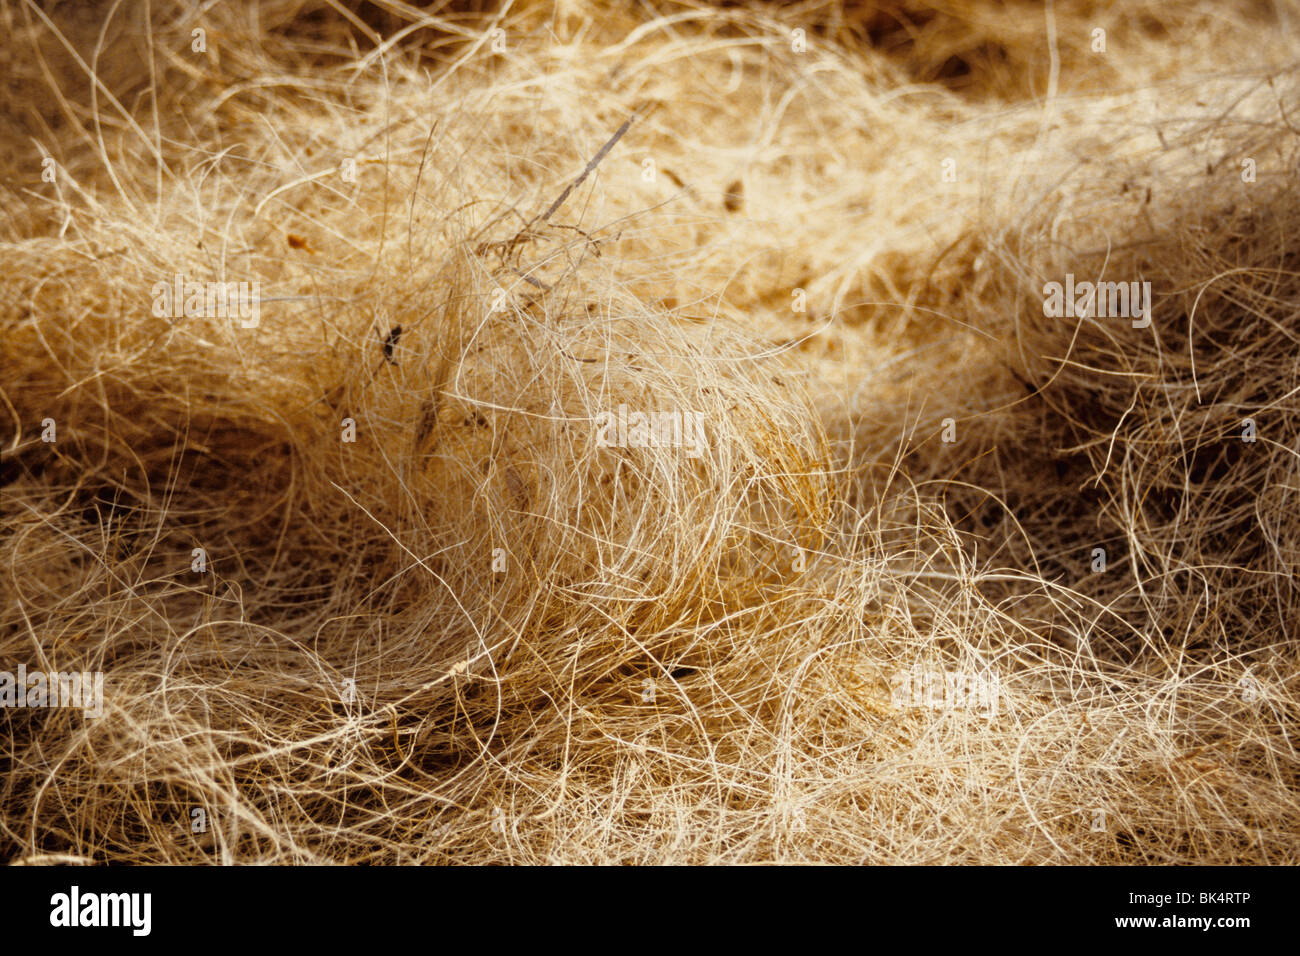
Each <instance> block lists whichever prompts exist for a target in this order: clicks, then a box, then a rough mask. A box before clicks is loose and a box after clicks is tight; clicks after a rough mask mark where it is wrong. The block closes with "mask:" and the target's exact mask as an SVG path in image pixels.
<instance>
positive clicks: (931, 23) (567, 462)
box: [0, 0, 1300, 863]
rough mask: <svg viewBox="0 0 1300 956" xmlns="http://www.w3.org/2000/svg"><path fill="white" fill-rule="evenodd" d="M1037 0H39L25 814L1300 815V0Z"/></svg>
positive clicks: (131, 853)
mask: <svg viewBox="0 0 1300 956" xmlns="http://www.w3.org/2000/svg"><path fill="white" fill-rule="evenodd" d="M1027 6H1031V5H1027V4H1007V5H1005V6H993V7H988V8H981V7H977V6H976V5H974V4H940V3H933V4H893V5H876V6H875V7H874V8H873V10H872V11H864V9H863V8H862V7H859V6H858V5H854V4H847V3H846V4H839V3H826V2H817V3H806V4H795V5H787V6H782V5H775V4H773V5H757V4H755V5H742V6H725V5H723V6H713V5H703V4H663V5H662V6H660V7H658V8H650V7H646V8H644V9H640V10H636V11H633V10H632V9H630V8H627V7H624V6H623V5H614V4H601V3H590V4H585V3H581V4H580V3H565V4H556V5H549V4H535V3H521V4H506V5H503V6H502V7H500V8H494V9H492V10H484V9H482V8H481V6H480V5H477V4H443V5H438V6H434V7H431V8H428V9H426V10H425V11H416V10H414V9H413V8H410V7H407V6H405V5H401V4H389V3H381V4H377V5H360V4H316V3H304V2H297V0H295V2H283V3H266V4H261V5H259V6H258V7H256V8H248V7H244V6H242V5H229V6H226V5H218V6H215V7H210V8H204V9H203V11H202V12H201V13H200V14H195V12H194V11H193V10H192V9H191V8H189V7H187V6H183V5H179V4H178V5H175V6H168V5H166V4H163V5H161V6H160V8H156V9H154V11H153V12H152V14H151V15H150V16H151V17H152V18H151V19H150V20H149V21H147V22H146V21H145V20H144V17H145V13H144V11H143V9H141V10H134V9H133V10H126V9H118V8H116V7H114V6H112V5H107V6H105V7H103V8H95V7H89V8H79V12H76V13H64V12H63V11H61V10H54V11H45V10H43V9H38V7H37V6H36V5H34V4H31V3H26V2H13V0H5V2H0V23H2V24H3V26H4V27H5V29H6V30H7V32H8V33H9V35H10V36H12V37H13V38H14V43H13V44H12V47H11V49H9V50H6V51H5V52H4V53H3V55H4V56H6V57H8V58H9V62H8V64H7V65H8V66H9V67H10V71H9V76H10V79H9V81H8V83H9V86H8V90H7V93H6V102H5V103H4V109H3V112H0V124H3V126H4V128H5V134H6V135H5V137H4V140H3V142H4V152H3V153H2V154H0V161H3V162H4V164H5V170H6V172H7V173H9V175H7V176H6V177H5V178H4V183H5V185H4V187H3V188H4V189H5V198H6V200H7V202H6V204H5V208H6V218H5V223H4V232H3V235H2V236H0V241H3V246H4V255H5V261H6V263H9V264H10V266H9V268H8V270H7V271H6V276H5V278H4V280H3V281H2V282H0V341H3V344H4V350H3V359H2V360H0V370H2V371H3V375H2V376H0V399H2V401H0V406H3V410H4V417H5V420H7V422H8V424H7V425H5V426H4V429H5V433H6V434H5V438H4V439H3V441H4V444H3V446H0V447H2V449H3V450H2V452H0V454H2V456H3V457H0V483H2V488H0V494H3V513H2V515H0V522H2V526H3V534H2V535H0V568H3V574H2V575H0V581H3V584H2V585H0V587H2V588H3V597H4V602H3V610H2V611H0V669H4V670H10V671H12V670H14V669H15V668H16V667H17V666H18V665H19V664H20V663H21V664H23V665H24V666H26V667H27V668H28V669H29V670H38V669H39V670H46V671H72V670H76V671H81V670H90V671H95V670H98V671H103V672H104V673H105V675H106V687H105V693H104V715H103V716H102V717H99V718H97V719H87V718H84V717H83V716H82V715H81V714H80V713H79V712H76V711H73V710H68V709H53V708H50V709H38V708H5V709H4V710H0V721H3V728H4V729H3V734H4V742H5V747H4V749H3V752H2V753H0V763H2V764H3V776H2V779H3V783H0V845H2V846H3V848H4V855H5V857H6V858H7V859H10V860H13V861H21V862H32V863H37V862H49V861H55V860H64V861H68V860H71V861H84V862H109V861H111V862H187V863H228V862H239V863H250V862H339V863H359V862H376V863H413V862H419V863H428V862H448V861H458V862H472V863H487V862H517V863H534V862H748V861H760V860H780V861H790V862H797V861H807V862H824V861H843V862H850V861H851V862H860V861H871V862H910V863H956V862H977V863H1123V862H1157V863H1235V862H1264V863H1294V862H1296V859H1297V855H1298V854H1297V839H1296V837H1297V833H1298V832H1300V797H1297V792H1298V790H1297V779H1296V777H1297V764H1296V753H1295V749H1294V745H1293V739H1294V725H1295V719H1296V716H1297V715H1296V709H1297V701H1298V699H1300V687H1297V683H1296V663H1297V662H1296V650H1295V643H1294V641H1293V640H1292V635H1291V629H1292V628H1293V626H1294V625H1293V624H1292V622H1293V621H1294V620H1295V619H1296V616H1295V613H1294V612H1295V603H1296V594H1295V590H1294V585H1293V580H1294V573H1295V563H1296V555H1297V545H1298V542H1297V540H1296V531H1295V523H1294V522H1293V521H1292V520H1291V518H1290V514H1291V513H1293V512H1294V509H1293V508H1290V507H1289V505H1290V504H1291V502H1292V494H1293V489H1294V487H1295V474H1294V472H1295V468H1296V464H1295V461H1296V458H1295V456H1296V452H1295V441H1294V435H1295V424H1296V423H1295V414H1294V411H1295V408H1296V399H1295V396H1294V395H1293V394H1292V393H1293V392H1294V391H1295V389H1296V383H1295V381H1294V379H1295V377H1296V371H1295V362H1294V360H1293V359H1292V358H1291V357H1290V356H1292V355H1293V354H1294V353H1295V348H1294V346H1295V341H1294V340H1295V337H1296V325H1297V323H1296V319H1297V312H1296V301H1297V279H1296V276H1297V272H1296V250H1295V249H1294V248H1293V246H1294V244H1295V242H1296V240H1295V237H1294V234H1295V225H1296V222H1297V215H1300V210H1297V207H1296V201H1295V199H1294V197H1295V196H1296V195H1297V192H1296V186H1297V183H1296V181H1295V180H1296V172H1295V170H1296V168H1297V167H1296V131H1295V129H1294V127H1293V125H1292V123H1291V117H1294V116H1295V115H1297V113H1296V105H1297V104H1296V95H1295V91H1296V76H1295V71H1294V67H1293V66H1289V65H1288V63H1287V57H1288V56H1291V55H1293V51H1288V50H1287V49H1286V46H1285V40H1284V39H1283V38H1282V37H1283V36H1284V31H1282V30H1274V31H1273V33H1272V34H1271V35H1274V36H1277V37H1278V39H1277V40H1270V41H1267V42H1265V41H1261V40H1260V38H1259V35H1258V33H1257V32H1255V31H1254V30H1253V28H1252V25H1256V26H1257V25H1258V24H1260V23H1266V24H1270V25H1272V26H1273V27H1277V25H1279V24H1286V23H1291V22H1293V20H1294V17H1295V14H1296V11H1295V9H1294V7H1293V6H1291V5H1287V4H1253V5H1252V4H1240V5H1239V6H1241V7H1242V10H1243V11H1246V12H1244V13H1243V14H1242V17H1241V18H1239V20H1237V19H1232V18H1231V17H1229V16H1228V15H1227V14H1226V13H1225V14H1224V15H1223V16H1215V15H1211V14H1210V13H1209V12H1207V11H1208V9H1209V8H1208V7H1202V6H1200V5H1188V9H1187V11H1185V12H1183V13H1181V14H1177V15H1175V14H1171V13H1168V12H1166V11H1165V10H1164V9H1162V8H1160V7H1159V5H1156V4H1137V5H1131V9H1130V10H1129V11H1128V12H1123V11H1121V10H1120V9H1119V5H1105V4H1096V3H1083V2H1080V3H1063V2H1061V3H1057V4H1054V5H1051V8H1050V9H1051V13H1050V16H1048V17H1047V18H1046V19H1042V18H1041V15H1039V18H1040V20H1041V23H1039V21H1038V20H1034V19H1031V18H1029V17H1027V16H1025V15H1024V14H1023V11H1022V10H1021V9H1020V8H1022V7H1027ZM1231 6H1234V8H1235V7H1236V6H1238V5H1231ZM1247 8H1249V9H1247ZM882 17H886V18H887V19H885V20H882V19H881V18H882ZM972 23H978V24H980V25H981V26H980V29H981V30H983V31H984V33H979V32H978V31H977V32H976V33H974V34H969V31H967V32H963V31H966V28H967V27H968V26H969V25H970V24H972ZM1035 23H1039V25H1037V26H1036V25H1035ZM1096 25H1101V26H1103V27H1105V28H1106V29H1107V30H1108V35H1109V38H1110V43H1111V49H1112V50H1113V51H1114V52H1113V53H1111V54H1108V55H1107V58H1106V59H1104V60H1098V59H1093V58H1091V57H1092V54H1091V53H1090V51H1089V46H1088V40H1087V39H1086V38H1088V37H1090V35H1091V34H1090V31H1091V29H1092V27H1094V26H1096ZM195 28H202V29H203V30H204V31H205V36H206V38H207V44H208V49H207V50H206V51H204V52H201V53H200V52H196V51H193V50H192V47H191V38H192V30H193V29H195ZM794 29H803V30H805V31H806V33H807V38H808V45H807V48H806V49H804V50H802V52H800V51H797V50H796V49H795V48H794V47H793V46H792V43H791V31H792V30H794ZM498 30H499V31H501V32H500V33H496V32H494V31H498ZM966 35H970V36H972V37H973V39H972V40H970V43H972V44H975V45H973V46H969V47H962V46H961V44H959V43H957V41H956V39H955V38H957V37H959V36H966ZM993 37H996V38H997V43H998V44H999V48H1000V52H999V51H998V50H997V49H994V48H993V47H992V46H989V44H990V43H992V42H993V41H992V38H993ZM1053 37H1055V40H1052V38H1053ZM1170 37H1173V38H1178V37H1185V38H1196V42H1194V43H1193V42H1189V43H1188V45H1187V46H1185V47H1182V48H1178V51H1179V52H1178V54H1177V57H1175V55H1174V54H1173V53H1172V52H1171V50H1172V49H1174V48H1173V47H1171V45H1170V41H1169V38H1170ZM502 42H504V46H502ZM1247 42H1249V43H1251V44H1254V46H1253V47H1252V48H1251V49H1252V54H1251V57H1252V59H1251V62H1252V63H1253V64H1255V65H1256V66H1255V70H1254V72H1253V73H1250V74H1246V73H1240V74H1235V75H1227V76H1217V77H1215V78H1213V79H1206V78H1204V77H1200V78H1198V79H1197V80H1196V81H1195V82H1189V81H1187V80H1186V78H1185V72H1186V73H1190V72H1192V71H1194V70H1200V71H1201V72H1203V73H1206V74H1208V73H1209V72H1210V71H1211V70H1214V69H1217V63H1218V60H1219V58H1220V57H1221V56H1223V55H1225V54H1226V53H1229V52H1230V51H1232V50H1234V49H1246V48H1247V47H1246V44H1247ZM1053 43H1055V44H1056V45H1055V46H1054V47H1053V46H1052V44H1053ZM972 51H974V52H972ZM954 58H956V59H955V60H954ZM1175 59H1179V60H1180V61H1181V63H1182V64H1183V65H1182V66H1180V65H1179V64H1176V63H1174V60H1175ZM1116 77H1123V78H1125V79H1126V82H1124V83H1119V82H1118V81H1117V80H1116ZM1066 94H1069V95H1066ZM11 134H12V135H11ZM620 134H621V135H620ZM47 157H48V158H49V159H50V160H52V161H53V165H54V168H55V169H56V175H55V177H54V181H53V182H47V181H44V180H42V179H41V177H40V174H41V170H42V168H43V167H42V160H43V159H44V158H47ZM946 159H952V160H953V163H952V166H951V167H948V168H950V169H951V170H952V171H954V172H955V176H946V175H944V170H945V168H946V167H945V165H944V160H946ZM1243 159H1250V160H1252V161H1253V162H1254V164H1255V167H1256V178H1255V179H1254V180H1252V181H1251V182H1249V183H1247V182H1245V181H1244V180H1243V179H1242V177H1241V176H1240V173H1241V171H1242V168H1243V167H1242V165H1241V161H1242V160H1243ZM584 170H585V171H586V172H585V173H584ZM575 183H576V185H575ZM1066 272H1072V273H1073V274H1075V275H1077V276H1079V277H1081V278H1082V277H1103V278H1108V277H1111V276H1115V277H1118V278H1123V279H1126V280H1128V279H1142V280H1146V281H1150V282H1151V284H1152V288H1153V290H1154V298H1155V306H1154V316H1155V319H1154V322H1153V324H1152V325H1151V327H1149V328H1145V329H1139V328H1133V327H1132V325H1131V324H1130V323H1128V322H1126V321H1124V320H1117V319H1050V318H1046V317H1045V316H1044V315H1043V308H1042V288H1043V284H1044V283H1045V282H1047V281H1052V280H1055V279H1060V278H1061V277H1063V275H1064V274H1065V273H1066ZM178 274H179V275H183V276H184V277H185V278H186V279H189V280H193V281H200V282H232V281H248V282H252V281H256V282H258V283H260V289H261V303H260V321H258V323H257V324H256V325H255V326H249V327H244V326H243V325H242V324H241V323H240V322H239V321H231V319H230V318H228V317H220V316H210V315H191V316H184V317H178V316H176V315H174V314H169V313H168V310H166V309H163V310H161V312H162V313H163V314H159V311H160V310H158V309H157V308H156V303H157V300H158V294H159V293H158V291H157V289H158V284H159V283H162V284H163V285H164V286H165V285H166V284H168V283H170V282H171V281H172V279H173V277H174V276H176V275H178ZM620 406H625V407H626V408H627V409H631V410H633V411H641V412H661V411H662V412H668V413H672V414H678V415H686V416H687V417H688V418H689V419H690V420H691V421H699V422H701V423H702V424H703V432H702V438H701V435H694V438H695V439H699V440H698V441H693V440H692V437H691V434H688V431H687V429H685V427H684V426H683V430H682V431H681V432H680V433H678V434H677V436H676V437H677V438H678V439H680V440H679V441H677V442H676V443H674V444H644V445H642V444H639V443H636V442H629V443H625V444H624V445H622V446H616V447H605V445H606V444H607V443H605V442H603V441H602V440H601V435H602V431H603V426H602V424H601V423H602V421H604V418H603V417H602V416H605V415H608V414H610V413H616V412H617V411H618V409H619V408H620ZM1247 418H1249V419H1251V420H1252V422H1253V423H1254V427H1255V429H1256V432H1255V438H1256V440H1255V441H1253V442H1243V441H1242V438H1241V436H1242V432H1243V428H1245V426H1244V424H1243V422H1244V420H1245V419H1247ZM50 419H52V420H53V422H54V423H55V428H56V430H57V438H56V440H55V441H53V442H49V441H45V440H43V439H42V435H43V434H44V433H46V430H47V426H46V425H45V422H46V421H47V420H50ZM678 421H679V422H683V421H684V419H680V418H679V420H678ZM948 428H951V429H952V430H953V433H954V434H955V436H956V440H955V441H947V440H945V438H944V437H943V435H944V432H945V429H948ZM692 434H693V433H692ZM606 437H608V436H607V435H606ZM352 438H355V440H350V439H352ZM1094 548H1102V549H1104V550H1105V552H1106V557H1107V564H1106V569H1105V570H1104V571H1102V572H1100V573H1093V571H1092V570H1091V569H1090V562H1092V561H1093V560H1094V558H1093V549H1094ZM196 549H197V552H196ZM196 553H197V554H198V555H200V556H201V557H196ZM196 561H199V562H200V565H199V567H201V569H196V563H195V562H196ZM936 673H937V674H940V675H943V676H944V681H946V683H944V684H943V689H944V691H945V692H944V693H942V694H940V695H939V696H940V698H941V699H939V700H936V699H935V698H934V697H933V696H932V695H931V694H930V692H931V691H933V690H934V689H935V686H936V685H935V684H934V683H933V682H932V681H930V680H929V678H928V677H926V676H925V675H933V674H936ZM900 675H922V676H921V677H920V678H917V683H916V686H921V685H924V692H923V693H921V694H919V695H918V694H916V693H915V692H914V693H912V694H911V695H910V696H909V695H906V694H905V695H902V696H900V694H899V692H898V691H899V686H900V684H899V679H900ZM954 676H955V677H956V678H957V680H956V681H955V682H954V681H953V680H952V678H953V677H954ZM907 686H913V685H910V684H909V685H907ZM962 688H965V689H966V690H967V691H969V693H967V694H966V695H965V696H963V695H962ZM954 689H955V690H956V691H957V697H956V698H955V699H954V697H953V692H954ZM989 689H992V690H993V691H994V693H993V694H992V696H991V698H990V697H989V696H987V695H985V696H981V695H982V694H984V692H985V691H988V690H989ZM973 701H974V702H975V703H977V704H979V705H981V706H972V702H973ZM990 704H991V705H992V706H989V705H990ZM196 811H198V813H197V814H196ZM195 819H200V820H202V821H204V822H205V823H206V825H205V826H202V827H195V826H194V825H193V823H194V821H195Z"/></svg>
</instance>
